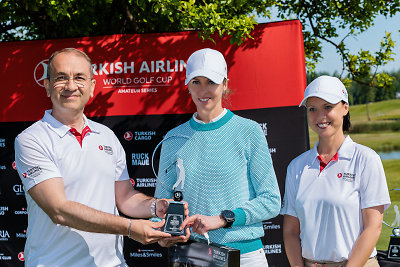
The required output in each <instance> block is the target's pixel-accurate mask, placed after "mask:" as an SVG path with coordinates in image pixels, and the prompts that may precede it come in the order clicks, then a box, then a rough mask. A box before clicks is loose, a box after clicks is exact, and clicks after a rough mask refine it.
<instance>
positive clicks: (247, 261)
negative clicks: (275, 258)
mask: <svg viewBox="0 0 400 267" xmlns="http://www.w3.org/2000/svg"><path fill="white" fill-rule="evenodd" d="M240 267H268V262H267V258H266V257H265V253H264V249H262V248H260V249H259V250H256V251H252V252H249V253H244V254H241V255H240Z"/></svg>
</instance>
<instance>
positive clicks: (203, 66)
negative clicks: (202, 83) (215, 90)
mask: <svg viewBox="0 0 400 267" xmlns="http://www.w3.org/2000/svg"><path fill="white" fill-rule="evenodd" d="M198 76H203V77H206V78H208V79H210V80H211V81H213V82H215V83H216V84H221V83H222V82H223V80H224V78H228V74H227V67H226V62H225V58H224V56H223V55H222V54H221V53H220V52H219V51H217V50H214V49H210V48H204V49H200V50H197V51H196V52H194V53H193V54H191V55H190V57H189V59H188V61H187V63H186V79H185V84H188V83H189V81H190V80H191V79H193V78H194V77H198Z"/></svg>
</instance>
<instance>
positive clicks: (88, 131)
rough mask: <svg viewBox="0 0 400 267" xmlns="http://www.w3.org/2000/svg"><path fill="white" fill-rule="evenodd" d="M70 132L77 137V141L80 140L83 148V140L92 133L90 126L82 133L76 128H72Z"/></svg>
mask: <svg viewBox="0 0 400 267" xmlns="http://www.w3.org/2000/svg"><path fill="white" fill-rule="evenodd" d="M69 131H70V132H71V133H72V134H73V135H74V136H75V137H76V140H78V142H79V144H80V145H81V147H82V141H83V138H84V137H85V136H86V134H87V133H91V132H92V130H90V128H89V126H86V127H85V128H83V130H82V133H79V132H78V131H77V130H76V129H75V128H71V129H69Z"/></svg>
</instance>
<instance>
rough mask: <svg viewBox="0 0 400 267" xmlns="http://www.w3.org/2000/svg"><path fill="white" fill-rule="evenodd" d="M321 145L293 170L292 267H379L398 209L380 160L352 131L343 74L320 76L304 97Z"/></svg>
mask: <svg viewBox="0 0 400 267" xmlns="http://www.w3.org/2000/svg"><path fill="white" fill-rule="evenodd" d="M303 105H304V106H306V109H307V117H308V124H309V127H310V128H311V129H312V130H313V131H315V132H316V133H317V134H318V137H319V140H318V142H317V143H316V144H315V146H314V148H313V149H311V150H309V151H306V152H305V153H303V154H301V155H300V156H298V157H297V158H295V159H294V160H293V161H292V162H291V163H290V164H289V166H288V169H287V175H286V187H285V197H284V203H283V207H282V210H281V214H283V215H284V224H283V235H284V241H285V249H286V253H287V256H288V259H289V262H290V264H291V266H306V267H307V266H312V267H322V266H326V267H330V266H346V267H351V266H379V264H378V262H377V260H376V257H375V256H376V249H375V244H376V242H377V241H378V238H379V235H380V232H381V226H382V218H383V212H384V210H385V209H387V208H388V207H389V206H390V198H389V192H388V188H387V184H386V178H385V173H384V170H383V166H382V162H381V160H380V158H379V156H378V155H377V154H376V153H375V152H374V151H373V150H372V149H370V148H368V147H365V146H363V145H360V144H357V143H355V142H353V141H352V140H351V138H350V137H349V136H345V134H344V132H345V131H349V130H350V127H351V124H350V115H349V101H348V96H347V91H346V88H345V86H344V85H343V83H342V82H341V81H340V80H339V79H338V78H336V77H330V76H320V77H318V78H317V79H315V80H314V81H313V82H311V83H310V84H309V85H308V87H307V88H306V90H305V92H304V99H303V101H302V102H301V104H300V106H303Z"/></svg>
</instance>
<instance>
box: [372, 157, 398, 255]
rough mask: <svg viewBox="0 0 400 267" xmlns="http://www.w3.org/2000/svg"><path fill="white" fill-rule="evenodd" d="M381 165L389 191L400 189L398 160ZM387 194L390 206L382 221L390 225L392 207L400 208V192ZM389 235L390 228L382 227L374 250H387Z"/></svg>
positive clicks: (392, 217)
mask: <svg viewBox="0 0 400 267" xmlns="http://www.w3.org/2000/svg"><path fill="white" fill-rule="evenodd" d="M382 163H383V168H384V169H385V174H386V180H387V183H388V187H389V189H395V188H398V189H400V159H392V160H383V161H382ZM389 193H390V200H391V201H392V205H391V206H390V208H389V209H388V210H387V211H386V212H385V215H384V219H385V221H386V222H387V223H388V224H389V225H391V224H392V223H393V221H394V211H393V205H395V204H397V205H398V206H399V207H400V191H393V190H391V191H389ZM391 234H392V228H390V227H387V226H386V225H382V233H381V236H380V238H379V240H378V243H377V244H376V249H378V250H387V248H388V245H389V241H390V235H391Z"/></svg>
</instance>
